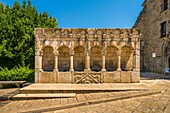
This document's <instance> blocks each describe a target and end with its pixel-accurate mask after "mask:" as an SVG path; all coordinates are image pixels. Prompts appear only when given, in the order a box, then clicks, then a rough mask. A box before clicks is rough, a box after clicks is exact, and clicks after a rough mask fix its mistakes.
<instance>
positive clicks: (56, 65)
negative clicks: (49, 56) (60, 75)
mask: <svg viewBox="0 0 170 113" xmlns="http://www.w3.org/2000/svg"><path fill="white" fill-rule="evenodd" d="M54 56H55V67H54V71H55V72H58V56H59V52H58V51H54Z"/></svg>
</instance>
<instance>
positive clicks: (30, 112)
mask: <svg viewBox="0 0 170 113" xmlns="http://www.w3.org/2000/svg"><path fill="white" fill-rule="evenodd" d="M161 93H162V92H161V91H147V92H141V93H136V94H128V95H122V96H113V97H108V98H97V99H91V100H86V101H81V102H75V103H68V104H65V105H56V106H49V107H44V108H40V109H32V110H23V111H21V112H20V113H46V112H52V111H56V110H64V109H69V108H73V107H80V106H85V105H93V104H100V103H106V102H113V101H118V100H124V99H130V98H136V97H143V96H148V95H155V94H161Z"/></svg>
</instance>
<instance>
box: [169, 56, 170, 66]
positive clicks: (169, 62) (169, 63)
mask: <svg viewBox="0 0 170 113" xmlns="http://www.w3.org/2000/svg"><path fill="white" fill-rule="evenodd" d="M169 68H170V57H169Z"/></svg>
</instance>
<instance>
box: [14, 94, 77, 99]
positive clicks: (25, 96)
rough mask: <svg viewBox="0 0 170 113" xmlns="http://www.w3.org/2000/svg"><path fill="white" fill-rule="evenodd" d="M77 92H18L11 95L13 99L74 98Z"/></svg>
mask: <svg viewBox="0 0 170 113" xmlns="http://www.w3.org/2000/svg"><path fill="white" fill-rule="evenodd" d="M74 97H76V93H52V94H17V95H15V96H13V97H11V99H12V100H27V99H30V100H31V99H50V98H74Z"/></svg>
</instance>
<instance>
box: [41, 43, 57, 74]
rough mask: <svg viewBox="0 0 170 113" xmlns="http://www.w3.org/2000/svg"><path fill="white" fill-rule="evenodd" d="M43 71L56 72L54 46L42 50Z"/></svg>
mask: <svg viewBox="0 0 170 113" xmlns="http://www.w3.org/2000/svg"><path fill="white" fill-rule="evenodd" d="M42 51H43V55H42V69H43V70H44V71H53V70H54V64H55V62H54V53H53V51H54V49H53V47H52V46H44V47H43V48H42Z"/></svg>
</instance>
